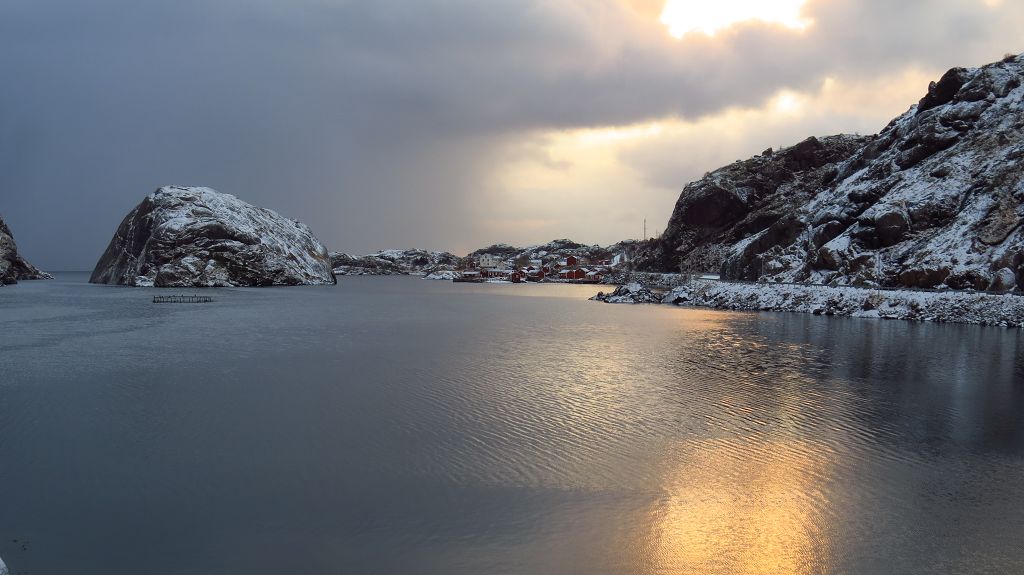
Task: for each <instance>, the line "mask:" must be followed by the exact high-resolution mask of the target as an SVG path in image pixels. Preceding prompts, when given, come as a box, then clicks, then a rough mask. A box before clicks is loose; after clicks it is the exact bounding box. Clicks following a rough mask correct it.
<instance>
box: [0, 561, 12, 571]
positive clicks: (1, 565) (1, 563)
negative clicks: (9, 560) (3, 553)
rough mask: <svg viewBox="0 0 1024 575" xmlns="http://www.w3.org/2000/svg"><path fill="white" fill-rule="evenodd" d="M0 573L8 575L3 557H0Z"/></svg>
mask: <svg viewBox="0 0 1024 575" xmlns="http://www.w3.org/2000/svg"><path fill="white" fill-rule="evenodd" d="M0 575H10V574H9V573H8V571H7V565H6V564H4V560H3V559H0Z"/></svg>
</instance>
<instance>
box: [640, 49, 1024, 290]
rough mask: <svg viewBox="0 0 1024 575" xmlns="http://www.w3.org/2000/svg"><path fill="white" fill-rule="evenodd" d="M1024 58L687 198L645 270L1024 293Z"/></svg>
mask: <svg viewBox="0 0 1024 575" xmlns="http://www.w3.org/2000/svg"><path fill="white" fill-rule="evenodd" d="M1022 80H1024V56H1018V57H1012V58H1007V59H1005V60H1003V61H1002V62H998V63H995V64H990V65H987V66H984V67H982V68H978V69H964V68H954V69H952V70H950V71H949V72H947V73H946V74H945V75H944V76H943V77H942V79H940V80H939V81H938V82H933V83H932V85H931V86H930V88H929V91H928V94H927V95H926V96H925V97H924V98H923V99H922V100H921V101H920V102H919V103H918V104H917V105H915V106H913V107H911V108H910V110H909V111H908V112H907V113H905V114H903V115H902V116H900V117H899V118H897V119H895V120H893V121H892V122H891V123H890V124H889V125H888V126H887V127H886V128H885V129H884V130H883V131H882V132H881V133H880V134H878V135H877V136H871V137H863V138H862V137H857V136H832V137H829V138H821V139H815V138H811V139H809V140H806V141H804V142H802V143H800V144H798V145H797V146H794V147H792V148H787V149H784V150H782V151H780V152H775V153H774V154H772V153H769V152H766V153H765V154H762V155H761V156H758V157H755V158H752V159H750V160H747V161H745V162H737V163H736V164H733V165H731V166H727V167H725V168H722V169H720V170H716V171H715V172H712V173H710V174H708V175H707V176H706V177H704V178H703V179H701V180H699V181H697V182H693V183H691V184H689V185H688V186H686V188H685V189H684V190H683V193H682V195H681V196H680V198H679V201H678V202H677V204H676V208H675V211H674V212H673V215H672V219H671V220H670V223H669V226H668V228H667V230H666V233H665V234H664V236H663V238H662V240H661V241H660V243H659V244H658V245H657V247H656V248H655V249H654V250H652V251H651V252H650V253H649V254H648V260H647V264H648V267H650V268H654V269H658V268H660V269H662V270H664V271H678V270H679V269H680V268H682V269H690V270H700V271H707V270H713V269H717V270H719V271H720V272H721V274H722V275H723V277H725V278H727V279H746V280H755V279H759V278H766V279H768V280H771V281H796V282H811V283H822V284H831V285H882V286H907V287H943V286H944V287H951V288H960V289H963V288H973V289H991V290H1009V289H1022V288H1024V231H1022V228H1021V222H1022V219H1024V207H1022V206H1024V86H1022Z"/></svg>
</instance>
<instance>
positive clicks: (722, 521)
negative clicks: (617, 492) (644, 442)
mask: <svg viewBox="0 0 1024 575" xmlns="http://www.w3.org/2000/svg"><path fill="white" fill-rule="evenodd" d="M688 453H689V457H688V458H687V459H686V461H684V462H681V465H680V468H679V474H678V476H676V477H675V478H672V479H670V481H669V482H668V484H667V485H666V486H665V487H666V489H667V491H668V497H667V498H665V499H663V500H662V501H660V502H659V503H658V504H657V505H655V506H654V507H653V508H652V509H651V523H652V525H656V527H655V528H654V529H653V531H652V532H651V533H650V534H649V539H648V540H647V541H646V542H645V544H643V545H642V548H643V549H644V554H645V556H646V557H648V558H649V559H648V562H649V563H651V565H650V567H651V571H653V572H657V573H711V572H715V573H761V574H765V575H769V574H779V575H782V574H786V575H799V574H808V575H810V574H812V573H821V572H823V571H826V570H827V566H826V565H823V564H822V560H823V558H824V557H827V556H829V553H828V552H827V549H825V548H824V545H825V542H826V541H828V537H827V536H825V534H824V532H825V531H826V530H827V529H828V525H829V524H830V520H829V513H830V510H829V509H828V508H827V505H826V502H825V501H824V500H823V499H821V498H820V497H819V494H820V493H821V490H822V489H824V486H823V483H824V482H826V481H827V480H828V478H829V476H830V472H831V469H832V468H833V467H834V464H835V461H834V459H833V456H832V454H831V452H830V450H829V449H828V448H827V447H826V446H823V445H814V444H807V443H803V442H800V441H796V440H791V441H776V442H771V443H765V444H761V445H759V446H756V447H755V448H753V450H752V451H751V452H749V453H743V452H741V451H738V450H737V443H735V442H733V441H730V440H712V441H709V442H705V443H704V444H702V445H695V446H691V448H690V449H689V450H688ZM695 473H702V474H703V475H702V476H699V477H695V476H694V474H695Z"/></svg>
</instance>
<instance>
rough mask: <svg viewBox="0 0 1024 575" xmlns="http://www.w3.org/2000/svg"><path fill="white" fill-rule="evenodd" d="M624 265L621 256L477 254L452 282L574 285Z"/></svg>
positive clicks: (591, 281) (597, 280) (597, 278)
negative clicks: (600, 257)
mask: <svg viewBox="0 0 1024 575" xmlns="http://www.w3.org/2000/svg"><path fill="white" fill-rule="evenodd" d="M627 262H628V256H627V254H625V253H622V254H618V255H616V256H614V257H613V258H612V259H595V260H589V259H588V258H585V257H582V256H576V255H568V256H565V257H564V258H557V257H555V258H550V259H548V260H547V261H545V259H529V258H527V257H522V256H521V257H519V258H516V259H515V260H509V259H506V258H502V257H501V256H496V255H491V254H481V255H480V256H479V257H475V258H474V257H470V258H467V260H466V261H465V265H466V268H465V269H463V270H460V271H458V272H456V275H455V276H454V277H453V278H452V281H453V282H466V283H484V282H509V283H522V282H559V283H577V284H597V283H601V280H603V279H604V277H605V276H606V275H608V274H609V273H611V272H612V271H613V270H614V269H615V268H616V267H619V266H622V265H624V264H626V263H627Z"/></svg>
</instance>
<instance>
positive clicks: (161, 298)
mask: <svg viewBox="0 0 1024 575" xmlns="http://www.w3.org/2000/svg"><path fill="white" fill-rule="evenodd" d="M212 302H213V298H212V297H211V296H208V295H155V296H153V303H212Z"/></svg>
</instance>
